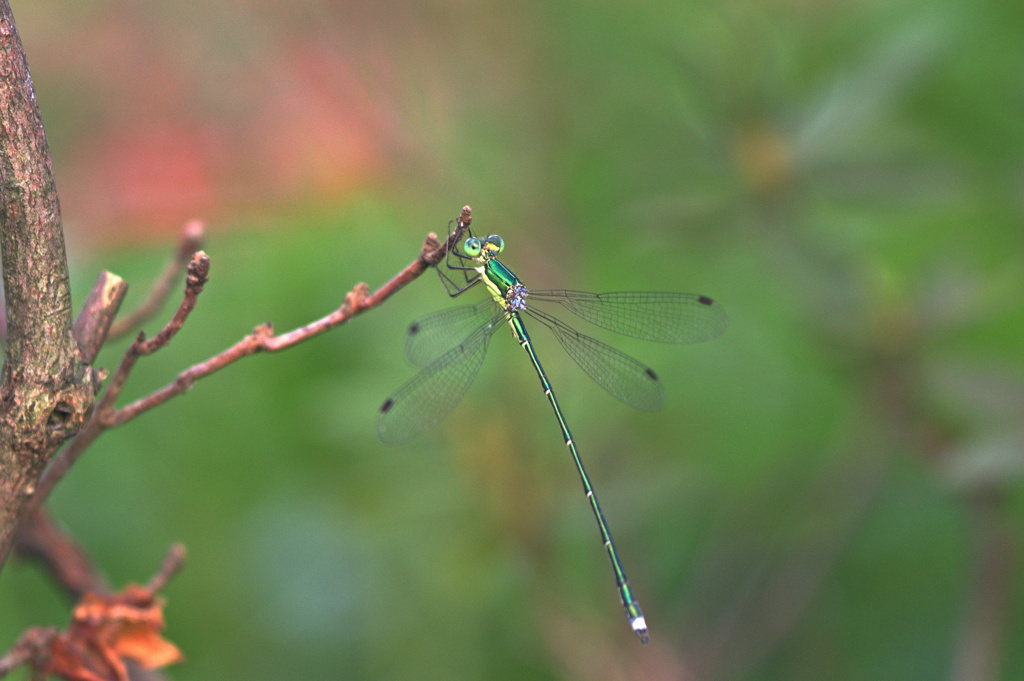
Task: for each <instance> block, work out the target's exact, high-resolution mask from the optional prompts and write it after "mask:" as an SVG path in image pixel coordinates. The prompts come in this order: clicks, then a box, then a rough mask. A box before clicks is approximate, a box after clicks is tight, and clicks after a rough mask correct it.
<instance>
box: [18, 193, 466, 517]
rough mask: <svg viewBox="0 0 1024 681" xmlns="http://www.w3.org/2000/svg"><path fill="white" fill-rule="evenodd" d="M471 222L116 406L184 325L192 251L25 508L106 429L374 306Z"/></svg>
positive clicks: (196, 260)
mask: <svg viewBox="0 0 1024 681" xmlns="http://www.w3.org/2000/svg"><path fill="white" fill-rule="evenodd" d="M471 221H472V213H471V209H470V207H469V206H465V207H464V208H463V209H462V213H461V214H460V215H459V218H458V221H457V226H456V229H455V230H454V231H453V232H452V234H451V235H450V236H449V237H448V239H447V240H446V241H445V242H444V243H441V242H439V241H438V238H437V235H436V234H434V233H430V234H428V235H427V238H426V240H425V241H424V243H423V247H422V248H421V250H420V254H419V256H418V257H417V258H416V259H415V260H414V261H413V262H411V263H410V264H409V265H408V266H406V267H405V269H403V270H402V271H401V272H399V273H398V274H397V275H396V276H395V277H393V278H392V279H391V280H390V281H388V282H387V283H386V284H384V285H383V286H381V287H380V288H379V289H377V290H376V291H374V292H373V293H372V294H371V293H370V290H369V287H368V286H367V285H366V284H364V283H360V284H357V285H356V286H355V287H354V288H353V289H352V290H351V291H349V293H348V294H347V295H346V296H345V301H344V302H343V303H342V305H341V307H339V308H338V309H337V310H335V311H334V312H331V313H330V314H328V315H326V316H325V317H322V318H321V319H318V320H316V321H314V322H311V323H309V324H306V325H305V326H302V327H300V328H297V329H294V330H292V331H289V332H287V333H283V334H280V335H274V328H273V325H272V324H270V323H266V324H261V325H259V326H257V327H256V328H255V329H253V332H252V333H250V334H249V335H247V336H245V337H244V338H242V339H241V340H240V341H238V342H237V343H235V344H234V345H232V346H231V347H229V348H227V349H226V350H224V351H223V352H221V353H219V354H217V355H214V356H213V357H211V358H209V359H207V360H205V361H203V362H200V363H199V364H195V365H193V366H191V367H189V368H188V369H186V370H184V371H182V372H181V373H180V374H178V376H177V377H176V378H175V379H174V381H172V382H171V383H170V384H168V385H167V386H165V387H163V388H161V389H159V390H157V391H155V392H153V393H150V394H149V395H147V396H145V397H142V398H140V399H138V400H136V401H134V402H132V403H130V404H128V405H126V406H124V407H122V408H120V409H116V408H115V407H114V403H115V402H116V400H117V398H118V397H119V396H120V394H121V390H122V389H123V388H124V385H125V383H126V382H127V379H128V376H129V374H130V373H131V371H132V369H133V368H134V366H135V362H136V361H137V360H138V358H139V357H141V356H143V355H148V354H151V353H153V352H156V351H157V350H159V349H160V348H162V347H164V346H165V345H167V343H168V342H169V341H170V340H171V338H173V337H174V335H175V334H176V333H177V332H178V331H179V330H180V329H181V327H182V326H183V325H184V323H185V320H186V319H187V318H188V315H189V313H190V312H191V311H192V310H193V309H194V308H195V304H196V300H197V298H198V296H199V294H200V293H201V292H202V290H203V287H204V286H205V284H206V282H207V279H208V275H209V267H210V261H209V257H208V256H207V255H206V254H205V253H203V252H202V251H199V252H197V253H195V254H193V255H192V260H191V262H190V263H189V267H188V275H187V277H186V287H185V295H184V298H183V299H182V302H181V304H180V305H179V306H178V309H177V310H176V311H175V313H174V316H173V317H172V318H171V320H170V321H169V322H168V323H167V324H166V325H165V326H164V328H163V329H161V330H160V332H159V333H158V334H157V335H156V336H154V337H153V338H151V339H148V340H147V339H146V338H145V336H144V335H143V334H139V336H138V338H136V340H135V342H133V343H132V345H131V346H130V347H129V348H128V350H127V351H126V352H125V355H124V357H123V358H122V360H121V364H120V366H118V368H117V370H116V371H115V372H114V375H113V377H112V378H111V381H110V384H109V385H108V386H107V389H106V391H105V392H104V394H103V396H102V397H101V398H100V400H99V401H98V402H97V404H96V407H95V409H94V410H93V413H92V415H91V417H90V418H89V420H88V422H87V423H86V425H85V427H84V428H82V430H81V431H79V433H78V434H77V435H76V436H75V438H74V439H73V440H72V441H71V442H70V443H69V444H68V445H67V446H66V447H65V448H64V449H63V450H62V451H61V453H60V454H59V455H58V456H57V458H56V459H55V460H54V461H53V463H52V464H51V465H50V467H49V468H47V469H46V471H45V472H44V473H43V475H42V477H41V478H40V480H39V484H38V485H37V488H36V493H35V495H34V498H33V500H32V506H31V507H30V512H31V511H34V510H35V509H37V508H39V506H40V504H42V502H43V501H44V500H45V499H46V497H47V496H48V495H49V494H50V492H51V491H52V490H53V488H54V487H55V486H56V484H57V482H59V481H60V479H61V478H63V477H64V475H65V474H66V473H67V471H68V470H70V468H71V466H72V465H73V464H74V463H75V461H77V460H78V457H79V456H81V454H82V453H83V452H84V451H85V450H86V449H87V448H88V447H89V445H91V444H92V442H93V441H94V440H95V439H96V438H97V437H98V436H99V435H100V433H102V432H103V431H104V430H106V429H107V428H112V427H115V426H119V425H121V424H123V423H125V422H127V421H130V420H131V419H133V418H135V417H136V416H139V415H140V414H142V413H144V412H146V411H149V410H150V409H152V408H154V407H156V406H158V405H160V404H163V403H164V402H166V401H167V400H169V399H170V398H172V397H174V396H175V395H180V394H181V393H183V392H185V391H186V390H188V389H189V388H190V387H191V386H192V385H193V384H194V383H195V382H196V381H198V380H199V379H201V378H204V377H206V376H209V375H210V374H212V373H214V372H215V371H218V370H219V369H222V368H224V367H226V366H228V365H229V364H233V363H234V362H237V361H238V360H240V359H242V358H243V357H248V356H250V355H254V354H256V353H258V352H277V351H280V350H284V349H287V348H290V347H292V346H293V345H297V344H298V343H301V342H302V341H305V340H308V339H310V338H312V337H314V336H317V335H320V334H321V333H324V332H326V331H330V330H331V329H333V328H335V327H336V326H339V325H341V324H344V323H345V322H347V321H348V320H349V319H351V318H352V317H354V316H356V315H357V314H360V313H361V312H365V311H367V310H371V309H373V308H375V307H377V306H378V305H380V304H381V303H383V302H384V301H385V300H387V299H388V298H390V297H391V296H392V295H393V294H394V293H395V292H397V291H398V290H399V289H401V288H403V287H404V286H406V285H408V284H409V283H410V282H412V281H413V280H414V279H416V278H417V277H419V276H420V275H421V274H423V272H425V271H426V270H427V269H429V268H430V267H433V266H435V265H437V264H438V263H439V262H440V261H441V260H442V259H443V258H444V257H445V255H446V254H447V252H448V249H449V248H451V247H453V245H454V244H455V243H457V242H458V240H459V238H460V237H461V235H462V232H463V231H464V230H465V229H466V228H467V227H469V225H470V222H471Z"/></svg>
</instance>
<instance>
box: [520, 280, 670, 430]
mask: <svg viewBox="0 0 1024 681" xmlns="http://www.w3.org/2000/svg"><path fill="white" fill-rule="evenodd" d="M530 295H531V296H532V295H533V293H532V292H531V294H530ZM527 313H528V314H529V315H530V316H531V317H533V318H534V319H536V320H537V321H538V322H540V323H541V324H543V325H544V326H546V327H548V328H549V329H551V332H552V333H553V334H555V338H557V339H558V342H559V343H561V344H562V348H563V349H564V350H565V351H566V353H568V355H569V356H570V357H572V358H573V361H575V362H576V364H578V365H579V367H580V368H581V369H583V371H585V372H587V375H588V376H590V377H591V378H592V379H594V380H595V381H597V384H598V385H600V386H601V387H602V388H604V389H605V390H607V391H608V392H609V393H610V394H611V395H612V396H613V397H616V398H618V399H620V400H622V401H623V402H625V403H626V404H628V405H630V406H632V407H636V408H637V409H643V410H645V411H656V410H658V409H661V407H662V406H663V405H664V404H665V392H664V390H663V388H662V386H661V381H659V380H658V375H657V374H655V373H654V371H653V370H652V369H650V368H649V367H647V366H645V365H643V364H641V363H640V362H638V361H637V360H635V359H633V358H632V357H630V356H629V355H627V354H625V353H623V352H620V351H618V350H616V349H615V348H613V347H611V346H609V345H605V344H604V343H602V342H601V341H599V340H596V339H594V338H591V337H590V336H585V335H583V334H582V333H580V332H579V331H576V330H575V329H573V328H572V327H571V326H569V325H568V324H565V323H563V322H562V321H560V320H558V319H556V318H555V317H552V316H551V315H549V314H545V313H544V312H541V311H540V310H536V309H527Z"/></svg>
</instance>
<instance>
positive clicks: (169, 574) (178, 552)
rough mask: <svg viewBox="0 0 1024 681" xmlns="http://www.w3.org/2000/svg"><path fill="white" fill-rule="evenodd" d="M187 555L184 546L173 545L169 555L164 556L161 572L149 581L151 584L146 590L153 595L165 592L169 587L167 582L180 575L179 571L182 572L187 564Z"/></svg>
mask: <svg viewBox="0 0 1024 681" xmlns="http://www.w3.org/2000/svg"><path fill="white" fill-rule="evenodd" d="M187 555H188V552H187V551H186V550H185V545H184V544H182V543H177V544H174V545H172V546H171V548H170V549H168V551H167V555H166V556H164V562H163V564H161V565H160V570H159V571H157V573H156V574H155V575H153V579H151V580H149V584H147V585H146V588H147V589H149V590H150V591H151V592H153V593H157V592H158V591H163V589H164V587H165V586H167V582H169V581H170V580H171V579H172V578H173V577H174V576H175V575H176V574H178V571H179V570H181V568H182V566H183V565H184V564H185V557H186V556H187Z"/></svg>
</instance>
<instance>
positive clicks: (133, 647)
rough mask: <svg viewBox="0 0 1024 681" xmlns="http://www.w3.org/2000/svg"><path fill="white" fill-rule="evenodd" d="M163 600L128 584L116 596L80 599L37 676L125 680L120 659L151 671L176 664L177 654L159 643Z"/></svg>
mask: <svg viewBox="0 0 1024 681" xmlns="http://www.w3.org/2000/svg"><path fill="white" fill-rule="evenodd" d="M163 605H164V603H163V599H160V598H158V597H157V596H156V595H154V594H153V593H152V592H151V591H150V590H149V589H146V588H145V587H141V586H138V585H136V584H130V585H129V586H128V587H126V588H125V589H124V591H122V592H121V593H119V594H114V595H112V596H99V595H97V594H91V593H90V594H86V595H85V596H83V597H82V599H81V600H80V601H79V603H78V605H77V606H75V610H74V613H73V618H72V621H71V625H70V626H69V627H68V630H67V632H65V633H62V634H60V635H59V636H57V637H56V638H55V639H54V640H53V642H52V643H51V645H50V651H49V652H50V655H49V659H48V660H47V661H46V663H45V664H44V665H43V671H45V672H46V673H48V674H53V675H56V676H60V677H62V678H64V679H67V680H68V681H128V672H127V669H126V668H125V664H124V660H125V659H131V660H134V661H135V662H137V663H139V664H140V665H142V666H143V667H146V668H149V669H154V668H157V667H163V666H165V665H168V664H171V663H174V662H178V661H180V660H181V659H182V655H181V652H180V651H179V650H178V649H177V648H176V647H175V646H174V645H173V644H172V643H170V642H168V641H166V640H164V638H163V636H162V634H161V632H162V631H163V628H164V615H163Z"/></svg>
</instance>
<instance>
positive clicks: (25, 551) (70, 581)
mask: <svg viewBox="0 0 1024 681" xmlns="http://www.w3.org/2000/svg"><path fill="white" fill-rule="evenodd" d="M15 551H16V553H17V554H18V555H19V556H21V557H23V558H34V559H35V560H38V561H39V562H40V563H42V564H43V565H44V566H45V567H46V568H47V570H48V571H49V573H50V574H51V575H53V578H54V579H55V580H57V583H58V584H60V586H61V588H62V589H63V590H64V591H65V593H67V594H68V595H69V596H71V597H72V599H74V600H78V599H79V598H81V597H82V595H84V594H85V593H86V592H88V591H92V592H94V593H105V592H106V591H108V590H109V589H108V587H107V583H106V581H105V580H104V579H103V576H102V575H101V574H100V572H99V570H97V569H96V567H95V565H94V564H93V562H92V560H91V559H90V558H89V556H88V555H87V554H86V553H85V550H84V549H83V548H82V547H81V546H79V545H78V543H77V542H76V541H75V540H74V539H72V538H71V537H70V536H69V535H68V534H67V532H66V531H65V530H64V529H63V528H61V527H60V526H59V525H58V524H57V523H56V522H55V521H54V520H53V518H52V516H50V514H49V513H47V511H46V509H43V508H41V509H39V510H38V511H36V512H35V513H33V514H31V515H30V516H29V517H28V518H27V519H26V520H25V522H24V523H23V524H22V526H21V528H20V529H19V530H18V539H17V543H16V544H15Z"/></svg>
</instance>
